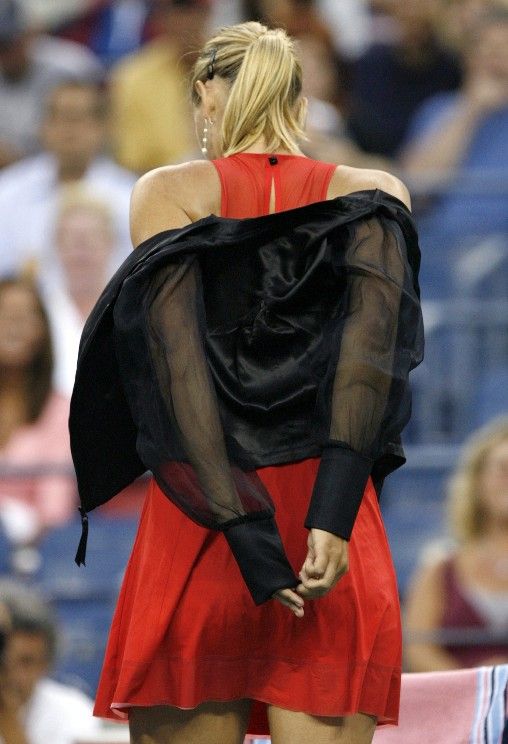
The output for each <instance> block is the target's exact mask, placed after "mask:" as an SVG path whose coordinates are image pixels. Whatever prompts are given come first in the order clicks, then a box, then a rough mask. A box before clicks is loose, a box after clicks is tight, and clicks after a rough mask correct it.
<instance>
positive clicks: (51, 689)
mask: <svg viewBox="0 0 508 744" xmlns="http://www.w3.org/2000/svg"><path fill="white" fill-rule="evenodd" d="M92 709H93V702H92V700H91V699H90V698H89V697H87V696H86V695H85V694H84V693H83V692H81V691H80V690H78V689H75V688H73V687H67V686H66V685H62V684H60V683H58V682H54V681H53V680H52V679H42V680H40V681H39V682H38V683H37V686H36V688H35V691H34V693H33V695H32V697H31V699H30V702H29V704H28V705H27V706H26V710H25V714H24V717H23V723H24V725H25V730H26V735H27V738H28V742H29V744H74V742H75V741H77V740H78V739H83V738H85V737H87V736H92V735H93V734H95V733H97V732H98V731H99V730H100V728H101V724H100V721H99V720H98V719H97V718H93V716H92Z"/></svg>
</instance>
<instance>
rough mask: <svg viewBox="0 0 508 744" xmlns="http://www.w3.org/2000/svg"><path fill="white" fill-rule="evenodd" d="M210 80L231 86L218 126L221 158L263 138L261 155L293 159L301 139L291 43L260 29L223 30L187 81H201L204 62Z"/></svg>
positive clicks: (296, 66)
mask: <svg viewBox="0 0 508 744" xmlns="http://www.w3.org/2000/svg"><path fill="white" fill-rule="evenodd" d="M211 58H213V59H214V65H213V66H214V74H216V75H218V76H219V77H222V78H224V79H225V80H227V81H228V82H230V84H231V91H230V94H229V98H228V101H227V104H226V108H225V110H224V116H223V120H222V132H221V139H222V153H223V155H224V156H227V155H233V154H234V153H235V152H242V151H243V150H246V149H247V148H248V147H249V146H250V145H251V144H252V143H253V142H255V140H257V139H258V138H259V137H260V136H264V138H265V142H266V147H267V150H272V151H274V150H277V149H281V148H282V149H286V150H288V151H289V152H293V153H297V152H299V150H298V140H299V139H302V138H304V132H303V122H302V119H303V105H302V101H301V100H299V97H300V94H301V90H302V71H301V67H300V63H299V62H298V60H297V58H296V56H295V52H294V47H293V42H292V41H291V39H290V38H289V37H288V36H287V34H286V33H285V32H284V31H283V30H282V29H273V30H271V29H267V28H266V26H263V25H261V24H260V23H256V22H250V23H242V24H238V25H237V26H230V27H228V28H224V29H222V30H221V31H219V33H218V34H217V35H216V36H215V37H214V38H213V39H211V40H210V41H209V42H208V43H207V44H206V46H205V48H204V50H203V52H202V53H201V55H200V57H199V59H198V61H197V63H196V66H195V69H194V75H193V80H192V85H193V96H194V103H196V104H197V103H199V98H198V96H197V94H196V93H195V82H196V80H206V79H207V71H208V68H209V61H210V59H211Z"/></svg>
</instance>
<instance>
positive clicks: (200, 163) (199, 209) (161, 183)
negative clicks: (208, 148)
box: [130, 160, 220, 246]
mask: <svg viewBox="0 0 508 744" xmlns="http://www.w3.org/2000/svg"><path fill="white" fill-rule="evenodd" d="M217 201H218V203H219V205H220V183H219V178H218V175H217V173H216V171H215V168H214V167H213V165H212V163H210V162H209V161H207V160H193V161H190V162H187V163H181V164H179V165H168V166H164V167H162V168H155V169H154V170H151V171H148V173H145V174H144V175H143V176H141V178H139V179H138V181H137V182H136V184H135V185H134V189H133V191H132V196H131V208H130V226H131V237H132V243H133V245H134V246H136V245H139V244H140V243H142V242H143V241H144V240H147V239H148V238H150V237H152V236H153V235H156V234H157V233H159V232H162V231H164V230H171V229H174V228H179V227H184V226H185V225H188V224H189V223H191V222H195V221H196V220H199V219H201V217H205V216H207V215H208V214H211V213H212V212H214V211H215V210H216V204H217Z"/></svg>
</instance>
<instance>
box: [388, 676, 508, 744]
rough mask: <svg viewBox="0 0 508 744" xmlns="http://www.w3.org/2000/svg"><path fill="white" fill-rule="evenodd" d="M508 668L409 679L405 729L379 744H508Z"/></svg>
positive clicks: (405, 691) (402, 707) (401, 722)
mask: <svg viewBox="0 0 508 744" xmlns="http://www.w3.org/2000/svg"><path fill="white" fill-rule="evenodd" d="M507 698H508V665H500V666H495V667H479V668H477V669H460V670H457V671H450V672H428V673H424V674H403V675H402V692H401V705H400V718H399V726H398V727H397V728H395V727H391V726H383V727H381V728H378V729H377V731H376V734H375V736H374V744H402V743H403V744H421V742H422V741H431V742H432V744H508V699H507Z"/></svg>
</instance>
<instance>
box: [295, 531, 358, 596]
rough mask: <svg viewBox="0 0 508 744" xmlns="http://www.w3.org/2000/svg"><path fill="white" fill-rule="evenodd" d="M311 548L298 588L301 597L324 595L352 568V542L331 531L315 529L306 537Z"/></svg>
mask: <svg viewBox="0 0 508 744" xmlns="http://www.w3.org/2000/svg"><path fill="white" fill-rule="evenodd" d="M307 546H308V552H307V557H306V559H305V562H304V564H303V567H302V570H301V571H300V574H299V575H300V579H301V580H302V583H301V584H299V585H298V587H297V589H296V591H297V592H298V594H299V595H300V596H301V597H305V598H306V599H315V598H316V597H324V596H325V594H328V592H329V591H330V589H332V587H334V586H335V584H336V583H337V582H338V580H339V579H340V577H341V576H343V575H344V574H345V573H346V571H347V570H348V568H349V546H348V542H347V540H343V539H342V538H341V537H337V535H333V534H332V533H331V532H325V530H318V529H312V530H311V531H310V532H309V537H308V540H307Z"/></svg>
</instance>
